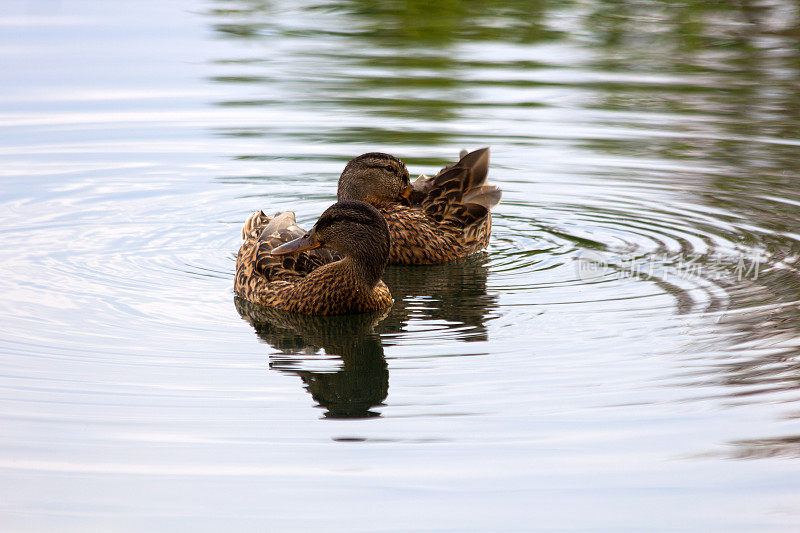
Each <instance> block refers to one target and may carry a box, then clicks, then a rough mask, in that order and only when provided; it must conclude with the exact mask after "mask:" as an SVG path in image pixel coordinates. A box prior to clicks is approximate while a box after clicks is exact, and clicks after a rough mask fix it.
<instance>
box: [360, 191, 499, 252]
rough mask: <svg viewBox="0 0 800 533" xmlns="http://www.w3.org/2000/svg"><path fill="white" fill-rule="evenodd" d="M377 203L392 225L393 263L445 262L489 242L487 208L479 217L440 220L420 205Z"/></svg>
mask: <svg viewBox="0 0 800 533" xmlns="http://www.w3.org/2000/svg"><path fill="white" fill-rule="evenodd" d="M375 207H377V208H378V211H380V212H381V214H383V216H384V217H386V222H387V223H388V225H389V234H390V236H391V248H390V249H389V263H390V264H395V265H430V264H436V263H443V262H446V261H453V260H455V259H458V258H460V257H466V256H468V255H470V254H474V253H476V252H479V251H481V250H483V249H484V248H486V246H488V245H489V236H490V234H491V230H492V218H491V215H490V214H489V213H488V212H487V213H486V215H485V216H484V217H483V218H481V219H480V220H478V221H475V222H472V223H469V224H459V219H458V218H453V219H446V220H443V221H441V222H438V221H436V220H435V219H433V218H431V217H430V216H429V215H428V214H427V213H426V212H425V211H423V210H422V209H421V208H419V207H408V206H403V205H399V204H378V205H376V206H375Z"/></svg>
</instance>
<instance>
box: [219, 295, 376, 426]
mask: <svg viewBox="0 0 800 533" xmlns="http://www.w3.org/2000/svg"><path fill="white" fill-rule="evenodd" d="M234 301H235V304H236V310H237V311H238V312H239V315H241V317H242V318H243V319H245V320H246V321H248V322H249V323H250V324H251V325H252V326H253V327H254V328H255V330H256V334H257V335H258V336H259V337H260V338H261V339H262V340H263V341H264V342H266V343H267V344H269V345H270V346H272V347H273V348H275V349H276V350H279V351H280V354H275V355H271V356H270V362H269V366H270V368H271V369H273V370H278V371H280V372H284V373H288V374H296V375H298V376H300V379H302V380H303V383H304V384H305V388H306V390H308V392H309V393H310V394H311V396H312V397H313V398H314V400H315V401H316V402H317V403H318V404H319V405H320V406H321V407H324V408H325V409H326V411H325V417H327V418H368V417H374V416H379V413H377V412H375V411H372V408H373V407H376V406H379V405H382V402H383V401H384V400H385V399H386V395H387V394H388V391H389V369H388V367H387V365H386V359H384V357H383V346H382V344H381V338H380V335H378V333H377V332H376V331H375V326H376V325H377V324H378V323H379V322H380V321H381V320H382V319H383V318H384V317H385V316H386V314H387V312H386V311H384V312H382V313H369V314H363V315H346V316H333V317H326V316H306V315H295V314H289V313H284V312H282V311H278V310H276V309H271V308H268V307H262V306H259V305H256V304H253V303H250V302H248V301H247V300H243V299H241V298H239V297H236V298H235V299H234ZM321 350H322V351H324V352H325V353H326V354H327V355H329V356H338V357H339V358H341V368H340V369H339V370H337V371H335V372H330V371H314V370H306V369H303V365H304V364H306V363H308V362H310V361H313V359H315V358H318V355H319V352H320V351H321Z"/></svg>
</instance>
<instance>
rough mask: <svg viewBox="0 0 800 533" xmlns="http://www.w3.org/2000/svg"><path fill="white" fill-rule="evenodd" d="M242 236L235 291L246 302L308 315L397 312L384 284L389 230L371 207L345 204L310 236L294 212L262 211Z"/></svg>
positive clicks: (319, 222)
mask: <svg viewBox="0 0 800 533" xmlns="http://www.w3.org/2000/svg"><path fill="white" fill-rule="evenodd" d="M242 237H243V239H244V243H243V244H242V247H241V248H240V249H239V255H238V256H237V258H236V278H235V280H234V291H235V292H236V294H237V295H239V296H240V297H242V298H245V299H246V300H249V301H251V302H254V303H258V304H261V305H266V306H269V307H276V308H278V309H282V310H284V311H288V312H290V313H302V314H307V315H342V314H351V313H365V312H369V311H376V310H379V309H384V308H387V307H390V306H391V305H392V296H391V294H389V289H388V287H387V286H386V284H384V283H383V281H381V275H382V274H383V271H384V269H385V268H386V262H387V259H388V257H389V230H388V228H387V225H386V220H385V219H384V218H383V216H382V215H381V214H380V213H379V212H378V210H377V209H375V208H374V207H372V206H371V205H369V204H367V203H364V202H358V201H343V202H337V203H335V204H334V205H332V206H331V207H329V208H328V209H326V210H325V212H324V213H322V216H320V217H319V220H317V223H316V224H314V227H313V228H311V231H308V232H306V231H304V230H303V229H301V228H299V227H298V226H297V224H296V223H295V217H294V213H292V212H286V213H282V214H279V215H276V216H275V217H268V216H266V215H265V214H264V213H263V212H261V211H259V212H257V213H254V214H253V215H251V216H250V218H249V219H248V220H247V222H245V225H244V228H242ZM331 251H334V252H331ZM335 252H338V253H335ZM340 254H341V255H340Z"/></svg>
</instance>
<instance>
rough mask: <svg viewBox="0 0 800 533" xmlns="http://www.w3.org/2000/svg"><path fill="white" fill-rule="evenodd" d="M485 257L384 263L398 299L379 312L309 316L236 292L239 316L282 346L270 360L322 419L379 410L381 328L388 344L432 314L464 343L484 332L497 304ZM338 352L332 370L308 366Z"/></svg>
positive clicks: (383, 392) (383, 378) (382, 395)
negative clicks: (296, 382)
mask: <svg viewBox="0 0 800 533" xmlns="http://www.w3.org/2000/svg"><path fill="white" fill-rule="evenodd" d="M487 262H488V257H487V256H486V254H485V253H482V254H477V255H474V256H471V257H468V258H466V259H463V260H461V261H457V262H453V263H447V264H444V265H435V266H425V267H389V268H387V269H386V272H385V273H384V277H383V279H384V281H385V282H386V283H387V285H389V287H390V289H391V291H392V296H393V297H394V299H395V303H394V306H393V307H392V308H391V309H387V310H383V311H381V312H379V313H370V314H363V315H344V316H306V315H296V314H289V313H284V312H282V311H279V310H276V309H272V308H269V307H262V306H260V305H257V304H253V303H251V302H248V301H247V300H244V299H242V298H239V297H235V298H234V302H235V304H236V310H237V311H238V312H239V315H240V316H241V317H242V318H243V319H244V320H246V321H247V322H249V323H250V324H251V325H252V326H253V328H254V329H255V331H256V334H257V335H258V336H259V337H260V338H261V339H262V340H264V341H265V342H266V343H267V344H269V345H270V346H272V347H273V348H275V349H276V350H278V352H279V353H277V354H273V355H270V363H269V366H270V368H271V369H273V370H277V371H279V372H284V373H290V374H296V375H298V376H300V379H302V380H303V383H304V384H305V388H306V390H307V391H308V392H309V393H310V394H311V396H312V397H313V398H314V401H316V402H317V403H318V404H319V405H320V406H321V407H324V408H325V409H326V411H325V417H326V418H368V417H374V416H380V414H379V413H378V412H376V411H374V410H373V408H374V407H377V406H380V405H382V404H383V401H384V400H385V399H386V396H387V394H388V392H389V368H388V366H387V364H386V359H385V358H384V355H383V342H382V339H381V334H389V335H387V336H386V342H387V344H394V343H395V342H398V339H402V337H403V336H402V335H396V334H397V333H402V332H404V331H406V330H407V329H408V327H407V326H408V324H409V322H411V321H413V320H420V321H435V322H436V326H437V327H441V328H442V330H441V334H442V335H444V334H449V336H450V338H451V339H452V338H454V339H456V340H460V341H464V342H473V341H485V340H487V339H488V332H487V329H486V325H485V324H486V322H487V321H488V320H490V319H491V315H492V313H493V309H495V308H496V307H497V304H496V297H495V296H492V295H488V294H487V293H486V275H487V273H488V268H487V265H486V264H487ZM321 351H324V353H325V354H326V355H328V356H336V357H338V358H340V359H341V368H339V369H338V370H336V371H330V370H312V369H309V366H311V364H312V363H313V362H315V361H316V362H317V363H322V362H323V359H322V358H321V357H320V352H321Z"/></svg>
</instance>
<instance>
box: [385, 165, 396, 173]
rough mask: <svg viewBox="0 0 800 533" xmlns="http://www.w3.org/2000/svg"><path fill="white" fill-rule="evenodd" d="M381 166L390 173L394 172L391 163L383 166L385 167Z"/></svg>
mask: <svg viewBox="0 0 800 533" xmlns="http://www.w3.org/2000/svg"><path fill="white" fill-rule="evenodd" d="M383 168H385V169H386V170H388V171H389V172H392V173H394V167H393V166H392V165H386V166H385V167H383Z"/></svg>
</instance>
